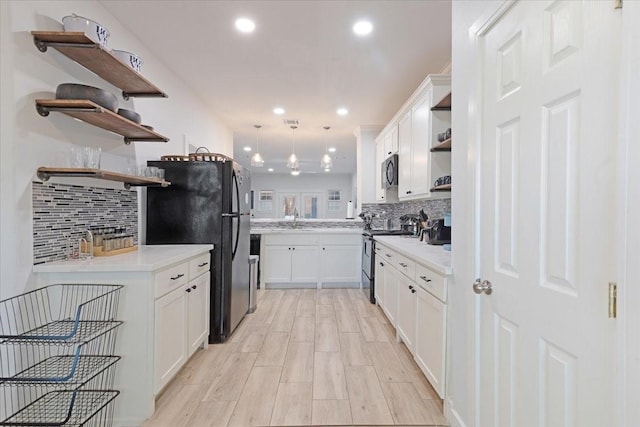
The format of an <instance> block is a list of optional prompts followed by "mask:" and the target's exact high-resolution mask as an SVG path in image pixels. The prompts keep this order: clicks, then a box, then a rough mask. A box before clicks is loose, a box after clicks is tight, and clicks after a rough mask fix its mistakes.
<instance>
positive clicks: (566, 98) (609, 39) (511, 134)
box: [469, 0, 620, 427]
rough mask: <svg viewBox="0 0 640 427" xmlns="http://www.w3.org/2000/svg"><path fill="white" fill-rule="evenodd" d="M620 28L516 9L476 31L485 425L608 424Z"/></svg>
mask: <svg viewBox="0 0 640 427" xmlns="http://www.w3.org/2000/svg"><path fill="white" fill-rule="evenodd" d="M619 27H620V14H619V11H616V10H614V8H613V2H611V1H597V0H592V1H584V2H581V1H568V0H562V1H519V2H515V3H514V4H513V5H511V6H510V7H505V8H503V10H502V11H501V14H500V15H499V16H494V18H493V22H491V23H490V24H488V25H486V26H485V27H484V28H482V29H480V30H479V32H478V34H477V36H478V39H477V40H478V53H479V57H478V59H479V61H480V62H481V65H480V68H479V69H480V70H481V75H480V81H479V89H480V93H481V99H482V101H481V104H480V105H479V109H480V117H481V126H480V127H481V129H479V135H478V138H479V143H478V146H479V147H480V166H479V169H480V174H479V178H480V185H479V190H480V192H479V206H480V210H479V213H480V216H479V219H478V222H477V226H478V227H479V230H478V231H479V233H478V235H479V237H480V240H479V242H480V243H479V246H478V249H479V254H478V255H479V256H478V261H479V266H478V272H479V273H480V276H481V278H482V279H483V280H488V281H489V282H491V284H492V291H493V292H492V293H491V294H490V295H487V294H482V295H479V296H478V298H479V301H478V302H479V307H480V315H479V322H480V325H479V328H478V331H479V336H478V337H477V343H478V345H479V351H478V355H479V359H478V361H477V362H478V363H477V368H478V370H479V390H478V391H479V399H478V411H479V414H480V416H479V427H493V426H495V427H506V426H512V427H526V426H540V427H542V426H548V427H565V426H574V427H591V426H593V427H603V426H609V425H612V424H611V421H612V420H613V407H614V405H613V401H612V395H613V390H612V379H613V378H614V375H613V372H614V371H613V370H614V366H613V361H614V358H613V353H614V351H613V348H614V347H613V346H614V341H613V332H614V329H613V328H614V326H615V323H614V321H612V320H610V319H608V318H607V284H608V282H609V281H611V280H613V279H614V278H615V275H614V270H613V269H614V266H615V254H614V251H615V244H614V242H615V240H614V230H615V225H614V221H615V215H614V211H613V209H614V206H615V193H616V189H615V187H614V183H615V182H616V180H615V140H616V137H615V124H616V105H617V95H616V92H617V84H616V78H617V75H618V69H617V67H618V63H619V58H618V55H619V52H618V46H619ZM469 291H470V292H471V291H472V290H471V288H470V290H469Z"/></svg>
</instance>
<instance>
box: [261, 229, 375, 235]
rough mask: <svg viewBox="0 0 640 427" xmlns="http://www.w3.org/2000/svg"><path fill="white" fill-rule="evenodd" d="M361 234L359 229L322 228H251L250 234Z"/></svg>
mask: <svg viewBox="0 0 640 427" xmlns="http://www.w3.org/2000/svg"><path fill="white" fill-rule="evenodd" d="M302 233H305V234H331V233H334V234H345V233H350V234H362V229H361V228H349V227H326V228H325V227H323V228H305V227H300V228H259V227H254V228H251V234H302Z"/></svg>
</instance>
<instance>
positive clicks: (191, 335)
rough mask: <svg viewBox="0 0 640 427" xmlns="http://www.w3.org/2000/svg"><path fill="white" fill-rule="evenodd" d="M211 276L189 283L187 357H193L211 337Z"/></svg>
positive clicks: (204, 276) (203, 276) (206, 275)
mask: <svg viewBox="0 0 640 427" xmlns="http://www.w3.org/2000/svg"><path fill="white" fill-rule="evenodd" d="M210 281H211V276H210V275H209V274H208V273H207V274H202V275H201V276H200V277H198V278H196V279H195V280H192V281H191V282H189V285H188V286H189V291H188V292H187V294H188V297H187V319H188V321H187V323H188V325H187V331H188V334H187V337H188V338H187V352H188V353H187V355H188V356H191V355H192V354H193V353H195V351H196V350H197V349H198V348H199V347H200V345H201V344H202V343H203V342H204V341H206V340H207V338H208V336H209V289H210Z"/></svg>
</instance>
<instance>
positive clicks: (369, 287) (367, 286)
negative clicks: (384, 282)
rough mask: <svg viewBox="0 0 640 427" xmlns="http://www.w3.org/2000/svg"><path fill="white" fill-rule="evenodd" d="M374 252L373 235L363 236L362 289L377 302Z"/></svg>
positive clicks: (373, 302) (372, 300) (371, 299)
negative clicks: (374, 287)
mask: <svg viewBox="0 0 640 427" xmlns="http://www.w3.org/2000/svg"><path fill="white" fill-rule="evenodd" d="M373 257H374V252H373V238H372V237H371V236H363V237H362V278H361V283H362V291H363V292H364V294H365V295H366V297H367V298H368V299H369V300H370V301H371V303H372V304H375V298H374V289H373V286H374V277H373V273H374V271H375V270H374V265H373V263H374V258H373Z"/></svg>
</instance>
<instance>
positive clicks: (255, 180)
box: [251, 173, 353, 219]
mask: <svg viewBox="0 0 640 427" xmlns="http://www.w3.org/2000/svg"><path fill="white" fill-rule="evenodd" d="M351 176H352V175H351V174H346V173H324V174H319V173H318V174H305V173H302V174H300V175H298V176H292V175H291V174H279V173H254V174H252V175H251V189H252V190H253V194H254V197H255V199H254V200H255V203H256V205H255V206H256V207H257V203H258V194H259V192H260V190H273V191H274V213H273V214H265V213H261V212H258V210H257V209H254V210H253V214H254V217H256V218H273V217H275V215H276V213H277V206H276V205H277V203H278V199H277V193H278V192H294V193H302V192H305V193H306V192H316V191H318V192H322V193H323V196H324V200H323V203H324V204H325V209H324V211H325V213H326V215H324V218H333V219H336V218H337V219H344V218H345V216H346V214H347V202H348V201H349V200H352V196H353V193H352V188H351V183H352V178H351ZM328 190H340V191H341V192H342V194H341V196H342V209H341V210H340V212H335V213H328V212H327V211H326V203H327V191H328Z"/></svg>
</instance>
